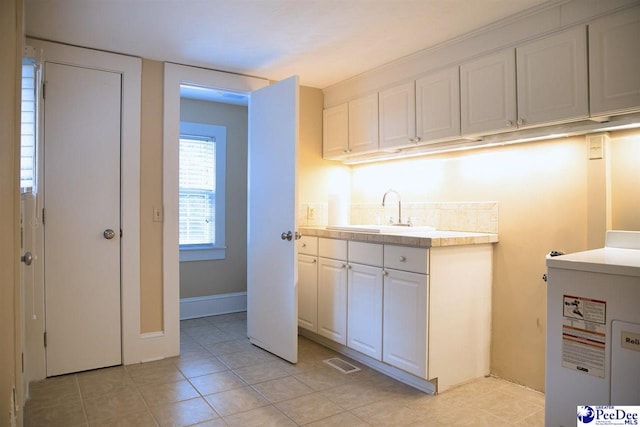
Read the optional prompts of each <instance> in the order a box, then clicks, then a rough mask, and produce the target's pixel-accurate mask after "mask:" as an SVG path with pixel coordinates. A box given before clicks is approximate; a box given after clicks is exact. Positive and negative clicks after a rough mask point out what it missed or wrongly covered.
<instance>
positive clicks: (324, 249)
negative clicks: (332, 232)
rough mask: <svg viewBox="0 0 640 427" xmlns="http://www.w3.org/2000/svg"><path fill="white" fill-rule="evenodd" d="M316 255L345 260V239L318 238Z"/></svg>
mask: <svg viewBox="0 0 640 427" xmlns="http://www.w3.org/2000/svg"><path fill="white" fill-rule="evenodd" d="M318 255H320V256H321V257H323V258H332V259H339V260H344V261H346V260H347V241H346V240H340V239H325V238H323V237H320V238H319V239H318Z"/></svg>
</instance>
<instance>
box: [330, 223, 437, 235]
mask: <svg viewBox="0 0 640 427" xmlns="http://www.w3.org/2000/svg"><path fill="white" fill-rule="evenodd" d="M327 230H335V231H353V232H356V233H393V234H400V233H402V234H405V233H418V232H421V231H433V230H435V227H430V226H428V225H423V226H417V227H413V226H406V225H328V226H327Z"/></svg>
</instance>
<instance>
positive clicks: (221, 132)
mask: <svg viewBox="0 0 640 427" xmlns="http://www.w3.org/2000/svg"><path fill="white" fill-rule="evenodd" d="M226 133H227V129H226V127H224V126H215V125H209V124H203V123H190V122H181V123H180V149H179V153H180V154H179V156H180V161H179V193H180V194H179V209H178V211H179V229H180V230H179V241H180V261H201V260H209V259H224V258H225V241H224V230H225V191H224V190H225V163H226Z"/></svg>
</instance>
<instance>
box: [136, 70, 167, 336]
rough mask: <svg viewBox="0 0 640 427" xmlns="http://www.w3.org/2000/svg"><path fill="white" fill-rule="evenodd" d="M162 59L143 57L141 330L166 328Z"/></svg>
mask: <svg viewBox="0 0 640 427" xmlns="http://www.w3.org/2000/svg"><path fill="white" fill-rule="evenodd" d="M163 69H164V65H163V63H162V62H158V61H150V60H147V59H143V60H142V93H141V112H140V331H141V332H142V333H145V332H154V331H159V330H162V322H163V314H162V311H163V310H162V304H163V301H162V222H154V221H153V208H155V207H159V208H161V207H162V105H163V100H162V87H163V77H164V74H163Z"/></svg>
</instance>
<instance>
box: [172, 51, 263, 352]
mask: <svg viewBox="0 0 640 427" xmlns="http://www.w3.org/2000/svg"><path fill="white" fill-rule="evenodd" d="M183 83H185V84H190V85H193V86H199V87H208V88H216V89H222V90H228V91H233V92H242V93H249V92H251V91H253V90H256V89H260V88H261V87H265V86H268V85H269V81H268V80H266V79H260V78H256V77H249V76H243V75H239V74H231V73H224V72H220V71H213V70H207V69H204V68H196V67H188V66H185V65H178V64H172V63H168V62H166V63H165V64H164V116H163V124H164V129H163V137H162V140H163V144H162V147H163V148H162V156H163V165H162V170H163V173H162V198H163V204H164V223H163V230H162V231H163V243H162V253H163V257H162V268H163V271H162V274H163V288H164V295H163V300H164V309H163V312H164V333H165V338H166V347H165V350H164V351H165V353H166V356H168V357H169V356H175V355H178V354H179V352H180V262H179V260H180V254H179V245H178V167H179V165H178V140H179V139H180V85H181V84H183ZM172 141H173V142H174V143H172Z"/></svg>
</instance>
